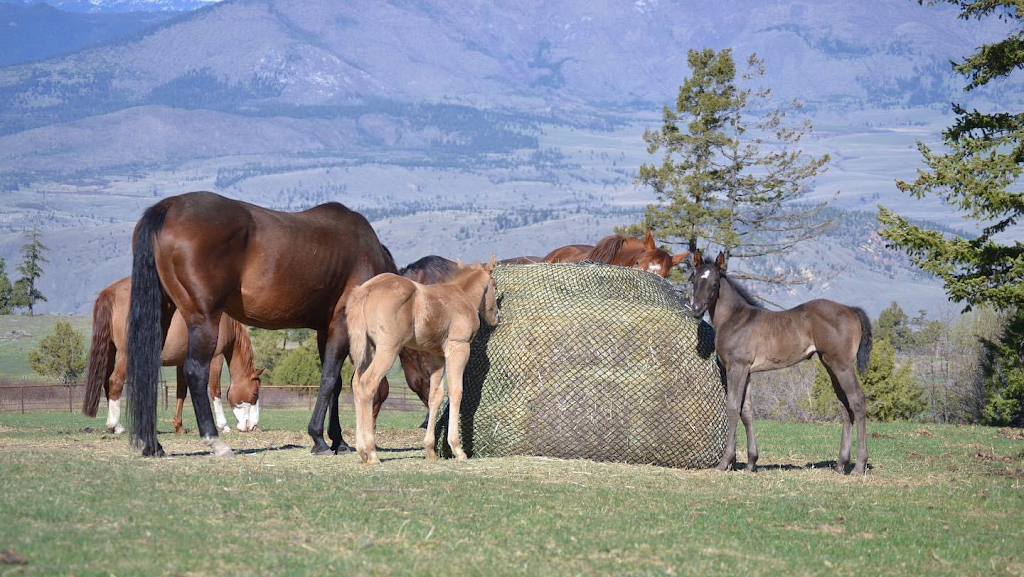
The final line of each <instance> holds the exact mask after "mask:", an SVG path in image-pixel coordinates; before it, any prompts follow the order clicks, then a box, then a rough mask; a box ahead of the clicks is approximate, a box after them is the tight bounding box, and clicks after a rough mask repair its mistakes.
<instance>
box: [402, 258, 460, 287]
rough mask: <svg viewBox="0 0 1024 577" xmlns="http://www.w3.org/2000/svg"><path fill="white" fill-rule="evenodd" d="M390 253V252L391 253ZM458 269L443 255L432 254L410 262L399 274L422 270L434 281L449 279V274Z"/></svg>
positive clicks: (403, 274)
mask: <svg viewBox="0 0 1024 577" xmlns="http://www.w3.org/2000/svg"><path fill="white" fill-rule="evenodd" d="M389 254H390V253H389ZM455 270H457V269H456V267H454V266H452V262H451V261H450V260H448V259H446V258H444V257H443V256H437V255H436V254H432V255H429V256H425V257H423V258H421V259H419V260H418V261H416V262H413V263H410V264H409V265H407V266H404V267H402V268H401V269H400V270H399V271H398V275H399V276H407V274H406V273H412V272H417V271H420V272H422V273H423V274H424V276H426V277H428V278H430V279H433V281H434V282H439V281H447V279H448V276H449V275H451V274H452V273H453V272H454V271H455Z"/></svg>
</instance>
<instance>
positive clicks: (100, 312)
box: [82, 277, 263, 434]
mask: <svg viewBox="0 0 1024 577" xmlns="http://www.w3.org/2000/svg"><path fill="white" fill-rule="evenodd" d="M130 292H131V278H128V277H125V278H123V279H120V280H118V281H115V282H114V283H113V284H111V285H110V286H108V287H107V288H105V289H103V290H101V291H100V293H99V294H98V295H97V296H96V301H95V303H94V304H93V309H92V344H91V346H90V347H89V369H88V371H87V373H86V384H85V398H84V399H83V400H82V412H83V413H84V414H86V415H88V416H90V417H95V416H96V412H97V409H98V408H99V402H100V391H101V390H103V391H105V393H106V397H107V424H106V426H107V430H109V431H110V432H112V433H116V434H121V433H123V432H124V427H123V426H122V425H121V393H122V391H123V389H124V377H125V363H126V358H127V355H125V354H124V350H125V346H124V345H125V332H126V330H125V329H126V325H127V324H128V295H129V293H130ZM187 345H188V331H187V329H186V328H185V320H184V319H182V318H181V315H180V314H177V313H175V315H174V317H173V318H172V319H171V325H170V328H169V330H168V332H167V339H166V340H165V342H164V347H163V350H162V351H161V355H160V361H161V364H162V365H163V366H165V367H172V366H173V367H178V371H177V373H178V375H177V385H178V387H177V392H176V395H177V401H178V402H177V407H176V410H175V414H174V420H173V423H174V432H175V433H184V432H185V429H184V428H183V427H182V424H181V413H182V409H183V407H184V403H185V396H186V394H187V392H188V388H187V383H186V382H185V376H184V374H183V372H182V370H181V366H182V364H183V363H184V362H185V352H186V347H187ZM118 351H120V352H121V354H120V355H117V352H118ZM115 358H116V360H115ZM225 359H226V360H227V361H228V374H229V375H231V384H230V385H229V386H228V404H229V405H230V406H231V408H232V410H233V411H234V413H235V418H236V419H237V420H238V425H237V427H238V430H239V431H252V430H254V429H255V428H256V425H257V424H258V423H259V395H260V374H261V373H263V369H259V370H256V369H255V368H254V367H253V364H252V343H251V342H250V341H249V331H248V330H246V328H245V327H244V326H243V325H242V324H241V323H239V322H238V321H236V320H235V319H233V318H231V317H229V316H227V315H223V316H222V317H221V321H220V332H219V334H218V337H217V348H216V350H215V351H214V358H213V361H212V362H211V364H210V397H211V398H212V399H213V409H214V414H215V416H216V419H217V427H218V428H219V429H222V430H224V431H225V432H227V431H229V430H230V429H229V428H228V421H227V419H226V418H225V417H224V407H223V405H222V403H221V399H220V396H221V395H220V393H221V391H220V372H221V368H222V366H223V364H224V360H225Z"/></svg>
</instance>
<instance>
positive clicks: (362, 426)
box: [352, 343, 401, 465]
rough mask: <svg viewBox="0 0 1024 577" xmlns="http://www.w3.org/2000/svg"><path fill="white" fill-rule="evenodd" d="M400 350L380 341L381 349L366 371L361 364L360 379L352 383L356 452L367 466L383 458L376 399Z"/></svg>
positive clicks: (374, 355)
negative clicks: (379, 454) (376, 431)
mask: <svg viewBox="0 0 1024 577" xmlns="http://www.w3.org/2000/svg"><path fill="white" fill-rule="evenodd" d="M400 349H401V346H398V347H389V346H387V345H385V344H383V343H377V350H376V352H375V353H374V354H373V360H372V361H371V362H370V364H369V367H367V368H366V371H365V372H363V371H361V370H360V368H361V367H360V368H357V369H356V371H357V378H355V379H354V382H353V386H352V393H353V397H355V399H354V400H355V406H356V451H358V452H359V457H360V458H361V459H362V461H363V463H365V464H367V465H376V464H377V463H380V459H378V458H377V441H376V438H375V436H374V426H375V423H374V419H373V399H374V397H375V396H376V394H377V389H378V387H379V386H380V382H381V379H383V378H384V376H385V375H386V374H387V372H388V370H390V369H391V365H393V364H394V363H395V358H397V357H398V351H399V350H400ZM367 356H369V355H367ZM360 364H362V365H365V364H366V359H363V362H362V363H360Z"/></svg>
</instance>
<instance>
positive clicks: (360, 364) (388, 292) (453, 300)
mask: <svg viewBox="0 0 1024 577" xmlns="http://www.w3.org/2000/svg"><path fill="white" fill-rule="evenodd" d="M495 261H496V259H495V258H493V257H492V258H491V260H490V262H488V263H487V264H486V265H483V266H481V265H469V266H465V265H463V264H462V263H461V262H459V263H458V267H459V268H458V269H457V270H456V271H455V272H454V273H453V274H452V275H451V276H449V277H448V278H447V279H446V281H445V282H443V283H441V284H433V285H422V284H419V283H417V282H415V281H412V280H409V279H407V278H405V277H401V276H398V275H395V274H381V275H379V276H376V277H374V278H372V279H370V280H369V281H367V282H365V283H363V284H362V285H361V286H359V287H358V288H356V289H355V290H353V291H352V292H351V295H350V296H349V298H348V304H347V305H346V313H345V314H346V319H347V323H348V329H349V338H350V341H351V352H352V362H353V364H354V365H355V376H354V377H353V379H352V389H353V391H354V395H353V396H354V398H355V406H356V450H357V451H358V452H359V457H360V458H361V459H362V462H363V463H364V464H368V465H373V464H377V463H379V462H380V460H379V459H378V458H377V450H376V442H375V438H374V422H373V418H372V415H371V405H370V401H371V399H373V397H374V394H375V392H376V389H377V387H378V385H379V384H380V380H381V378H382V377H383V376H384V375H385V374H387V371H388V369H389V368H390V367H391V365H392V364H393V363H394V362H395V357H397V356H398V354H399V352H400V351H401V350H402V348H403V347H405V348H411V349H415V350H420V351H424V352H426V353H430V355H431V359H432V371H431V375H430V396H429V409H430V412H429V414H428V418H427V432H426V434H425V435H424V438H423V446H424V448H425V449H426V452H427V459H434V458H436V455H435V452H434V441H435V437H434V425H435V423H436V419H437V410H438V407H440V405H441V400H442V397H443V390H442V389H441V377H442V375H443V374H447V379H448V406H449V410H448V444H449V446H451V448H452V453H454V454H455V457H456V459H457V460H464V459H465V458H466V453H465V451H463V450H462V443H461V439H460V436H459V410H460V406H461V402H462V374H463V371H464V370H465V368H466V363H467V362H468V361H469V348H470V343H471V342H472V340H473V337H474V336H475V335H476V332H477V330H479V328H480V317H483V319H484V322H486V323H487V324H488V325H490V326H497V324H498V321H499V316H498V303H497V287H496V286H495V284H494V279H492V278H491V271H492V270H493V269H494V265H495Z"/></svg>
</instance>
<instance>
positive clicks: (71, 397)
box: [68, 384, 75, 413]
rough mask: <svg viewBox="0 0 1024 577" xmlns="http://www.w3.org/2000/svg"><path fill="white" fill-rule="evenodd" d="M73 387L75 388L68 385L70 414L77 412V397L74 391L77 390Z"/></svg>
mask: <svg viewBox="0 0 1024 577" xmlns="http://www.w3.org/2000/svg"><path fill="white" fill-rule="evenodd" d="M72 387H74V385H71V384H69V385H68V412H69V413H74V412H75V408H74V407H75V400H74V396H75V392H74V391H75V389H73V388H72Z"/></svg>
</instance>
